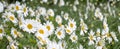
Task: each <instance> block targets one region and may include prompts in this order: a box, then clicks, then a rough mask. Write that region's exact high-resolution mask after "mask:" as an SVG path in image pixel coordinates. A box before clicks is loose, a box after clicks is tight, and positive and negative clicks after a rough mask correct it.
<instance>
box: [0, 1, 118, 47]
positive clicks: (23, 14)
mask: <svg viewBox="0 0 120 49" xmlns="http://www.w3.org/2000/svg"><path fill="white" fill-rule="evenodd" d="M42 2H44V3H47V0H42ZM57 2H58V1H57V0H54V4H57ZM59 2H60V3H59V6H60V7H61V6H64V5H65V2H64V0H60V1H59ZM66 4H67V3H66ZM78 4H79V1H78V0H75V4H74V5H73V10H74V11H77V8H76V5H78ZM90 5H91V4H90ZM0 6H1V7H0V13H1V17H0V19H1V20H0V40H3V39H4V38H3V37H6V38H7V40H8V41H9V44H8V45H7V46H6V48H8V49H9V48H11V49H19V45H20V44H19V41H17V40H16V39H17V38H21V39H22V38H26V37H25V36H26V35H28V34H29V35H32V36H34V37H35V40H34V41H36V45H37V48H38V49H67V48H69V47H70V46H71V45H69V42H72V44H74V45H76V44H77V43H79V46H77V47H76V49H85V46H83V45H84V44H80V41H83V43H87V46H90V45H94V47H95V49H107V47H106V44H111V43H112V44H114V42H118V41H119V40H118V38H117V36H116V32H114V31H111V30H110V29H109V27H108V26H109V25H108V23H107V22H108V21H107V17H105V16H104V15H103V14H102V12H101V10H100V8H94V7H93V10H94V11H95V13H94V16H95V17H94V18H97V19H98V21H101V22H102V26H103V28H102V29H100V28H98V29H96V30H92V29H91V28H89V27H88V24H87V23H86V22H85V20H84V19H83V18H80V19H79V22H76V21H75V19H74V18H71V17H70V16H69V15H70V14H69V13H63V14H62V15H56V13H55V10H54V9H51V8H48V9H47V8H45V7H41V6H38V7H36V9H33V8H32V7H29V6H27V5H26V4H25V3H24V4H21V3H20V2H18V1H16V3H11V4H7V3H6V2H0ZM86 14H87V13H86ZM79 15H80V16H81V14H80V13H79ZM85 16H86V17H88V16H87V15H85ZM76 17H77V16H76ZM78 18H79V17H78ZM86 19H89V18H86ZM7 22H10V23H11V24H12V25H9V24H6V23H7ZM63 22H66V23H63ZM77 24H78V25H77ZM9 26H10V27H9ZM94 27H95V26H94ZM7 28H10V29H9V31H10V32H9V31H8V30H7V31H8V32H7V31H6V29H7ZM118 32H120V26H118ZM24 33H28V34H24ZM66 38H68V39H66ZM51 39H52V40H51ZM83 39H85V40H86V39H87V41H85V40H83ZM25 40H27V41H29V40H28V39H25ZM57 40H58V41H57ZM23 42H24V40H23ZM81 43H82V42H81ZM3 45H4V44H3ZM68 45H69V46H68ZM23 48H24V49H27V48H33V49H35V48H34V47H30V46H29V47H27V46H22V49H23ZM37 48H36V49H37ZM71 49H74V48H71Z"/></svg>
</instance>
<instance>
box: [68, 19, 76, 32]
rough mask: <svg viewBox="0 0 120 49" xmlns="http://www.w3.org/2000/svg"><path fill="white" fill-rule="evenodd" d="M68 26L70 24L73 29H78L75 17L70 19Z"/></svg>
mask: <svg viewBox="0 0 120 49" xmlns="http://www.w3.org/2000/svg"><path fill="white" fill-rule="evenodd" d="M68 26H69V27H70V28H71V29H72V30H76V28H77V26H76V22H75V21H74V19H72V20H69V22H68Z"/></svg>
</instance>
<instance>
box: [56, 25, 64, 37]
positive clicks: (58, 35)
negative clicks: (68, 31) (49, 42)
mask: <svg viewBox="0 0 120 49" xmlns="http://www.w3.org/2000/svg"><path fill="white" fill-rule="evenodd" d="M55 34H56V35H57V37H58V39H63V38H64V37H65V32H64V30H63V29H62V28H61V27H58V28H57V29H56V31H55Z"/></svg>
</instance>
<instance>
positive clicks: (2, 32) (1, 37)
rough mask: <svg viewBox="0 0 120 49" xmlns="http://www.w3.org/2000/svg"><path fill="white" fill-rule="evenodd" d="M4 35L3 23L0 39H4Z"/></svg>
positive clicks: (0, 27)
mask: <svg viewBox="0 0 120 49" xmlns="http://www.w3.org/2000/svg"><path fill="white" fill-rule="evenodd" d="M3 35H4V28H3V25H0V39H3Z"/></svg>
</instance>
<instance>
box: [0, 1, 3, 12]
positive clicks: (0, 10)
mask: <svg viewBox="0 0 120 49" xmlns="http://www.w3.org/2000/svg"><path fill="white" fill-rule="evenodd" d="M3 11H4V5H3V3H1V2H0V13H1V12H3Z"/></svg>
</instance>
